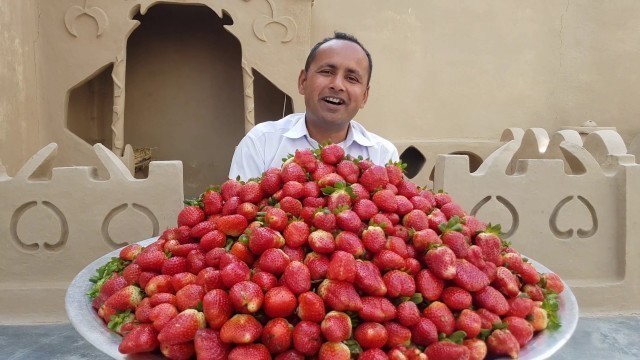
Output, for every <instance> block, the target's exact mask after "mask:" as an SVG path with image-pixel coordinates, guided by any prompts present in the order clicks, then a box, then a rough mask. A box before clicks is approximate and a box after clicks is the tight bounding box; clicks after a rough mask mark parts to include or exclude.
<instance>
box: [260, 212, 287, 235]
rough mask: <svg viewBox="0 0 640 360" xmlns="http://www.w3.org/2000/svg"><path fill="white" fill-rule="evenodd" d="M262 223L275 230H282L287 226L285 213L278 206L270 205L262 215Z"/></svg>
mask: <svg viewBox="0 0 640 360" xmlns="http://www.w3.org/2000/svg"><path fill="white" fill-rule="evenodd" d="M264 224H265V225H266V226H267V227H270V228H272V229H274V230H276V231H283V230H284V228H285V227H286V226H287V213H286V212H285V211H284V210H282V209H280V208H276V207H272V208H270V209H269V210H267V212H266V214H265V216H264Z"/></svg>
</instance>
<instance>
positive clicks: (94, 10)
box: [64, 0, 109, 37]
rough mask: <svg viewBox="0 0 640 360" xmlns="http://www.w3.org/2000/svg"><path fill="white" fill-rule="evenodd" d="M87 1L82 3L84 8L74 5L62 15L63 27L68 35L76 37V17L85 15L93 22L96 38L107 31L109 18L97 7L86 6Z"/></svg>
mask: <svg viewBox="0 0 640 360" xmlns="http://www.w3.org/2000/svg"><path fill="white" fill-rule="evenodd" d="M87 3H88V0H85V1H84V6H80V5H74V6H71V7H69V8H68V9H67V11H66V12H65V13H64V25H65V27H66V28H67V31H68V32H69V34H71V35H73V36H75V37H78V33H77V31H76V26H75V23H76V19H78V17H80V16H83V15H86V16H89V17H91V18H92V19H93V20H95V22H96V25H97V26H98V30H97V31H96V37H99V36H100V35H102V33H104V32H105V31H106V30H108V29H109V18H108V17H107V14H106V13H105V12H104V10H102V9H101V8H99V7H97V6H87Z"/></svg>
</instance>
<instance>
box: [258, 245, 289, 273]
mask: <svg viewBox="0 0 640 360" xmlns="http://www.w3.org/2000/svg"><path fill="white" fill-rule="evenodd" d="M289 262H290V260H289V257H288V256H287V254H285V253H284V251H282V250H280V249H276V248H271V249H267V250H265V251H264V252H263V253H262V255H260V258H259V259H258V267H260V270H262V271H266V272H270V273H272V274H274V275H276V276H280V275H282V273H283V272H284V269H286V268H287V265H289Z"/></svg>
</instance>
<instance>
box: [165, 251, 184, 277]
mask: <svg viewBox="0 0 640 360" xmlns="http://www.w3.org/2000/svg"><path fill="white" fill-rule="evenodd" d="M185 271H187V259H186V258H184V257H182V256H173V257H170V258H168V259H167V260H165V261H164V263H163V264H162V269H161V270H160V273H161V274H162V275H170V276H171V275H175V274H178V273H183V272H185Z"/></svg>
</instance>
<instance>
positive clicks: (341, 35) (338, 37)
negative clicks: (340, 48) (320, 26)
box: [304, 31, 373, 85]
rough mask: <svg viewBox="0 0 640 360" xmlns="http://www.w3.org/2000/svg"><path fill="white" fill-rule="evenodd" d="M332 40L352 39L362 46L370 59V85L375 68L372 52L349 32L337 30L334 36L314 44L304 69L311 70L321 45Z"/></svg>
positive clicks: (368, 80) (368, 77)
mask: <svg viewBox="0 0 640 360" xmlns="http://www.w3.org/2000/svg"><path fill="white" fill-rule="evenodd" d="M331 40H344V41H351V42H352V43H354V44H357V45H358V46H360V48H361V49H362V50H363V51H364V53H365V54H366V55H367V60H368V61H369V73H368V76H367V85H369V82H370V81H371V71H372V70H373V63H372V62H371V54H369V51H368V50H367V49H365V48H364V46H362V44H361V43H360V41H358V39H356V37H355V36H353V35H350V34H347V33H343V32H338V31H336V32H334V35H333V36H332V37H328V38H325V39H323V40H322V41H320V42H319V43H317V44H315V45H314V46H313V48H311V51H310V52H309V55H308V56H307V62H306V63H305V64H304V71H305V72H307V71H309V67H310V66H311V63H312V62H313V60H314V59H315V58H316V54H317V52H318V49H319V48H320V46H322V45H324V44H326V43H328V42H329V41H331Z"/></svg>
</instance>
